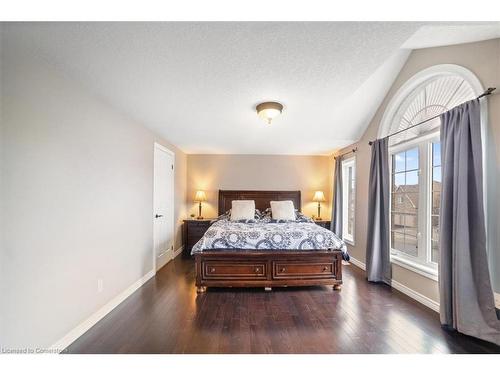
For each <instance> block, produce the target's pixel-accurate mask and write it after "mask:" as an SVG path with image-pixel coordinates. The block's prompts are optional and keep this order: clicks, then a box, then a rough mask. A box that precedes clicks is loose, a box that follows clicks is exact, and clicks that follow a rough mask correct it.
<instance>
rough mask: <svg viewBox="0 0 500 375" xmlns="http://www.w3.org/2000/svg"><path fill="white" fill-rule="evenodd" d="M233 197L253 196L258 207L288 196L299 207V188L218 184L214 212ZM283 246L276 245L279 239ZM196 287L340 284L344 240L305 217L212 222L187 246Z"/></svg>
mask: <svg viewBox="0 0 500 375" xmlns="http://www.w3.org/2000/svg"><path fill="white" fill-rule="evenodd" d="M233 200H254V201H255V208H256V209H258V210H260V211H264V210H265V209H267V208H268V207H270V201H282V200H291V201H292V202H293V203H294V206H295V208H297V209H298V210H299V211H300V209H301V197H300V191H250V190H219V206H218V212H219V215H223V214H224V213H226V212H227V211H228V210H229V209H230V208H231V203H232V201H233ZM281 244H282V245H283V246H280V245H281ZM192 254H193V255H194V257H195V265H196V287H197V292H198V293H202V292H205V291H206V288H207V287H264V288H265V290H268V291H269V290H271V289H272V287H288V286H312V285H330V286H333V289H335V290H340V288H341V285H342V258H343V255H344V256H346V254H347V253H346V249H345V244H344V243H343V242H342V240H340V239H339V238H338V237H336V236H335V235H334V234H333V233H331V232H330V231H328V230H326V229H324V228H322V227H320V226H319V225H316V224H314V223H311V222H307V221H305V222H298V223H297V222H293V223H274V222H268V223H262V222H256V223H238V222H230V221H227V220H226V221H224V220H222V221H217V222H214V223H213V224H212V225H211V226H210V228H209V229H208V230H207V231H206V232H205V234H204V236H203V237H202V239H200V241H199V242H198V243H197V244H196V245H195V246H194V247H193V250H192Z"/></svg>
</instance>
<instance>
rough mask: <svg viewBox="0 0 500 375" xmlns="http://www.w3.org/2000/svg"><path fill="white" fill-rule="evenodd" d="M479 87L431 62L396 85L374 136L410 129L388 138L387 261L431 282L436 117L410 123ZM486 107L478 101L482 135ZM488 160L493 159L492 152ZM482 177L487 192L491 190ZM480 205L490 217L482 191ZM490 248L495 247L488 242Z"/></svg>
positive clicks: (437, 183)
mask: <svg viewBox="0 0 500 375" xmlns="http://www.w3.org/2000/svg"><path fill="white" fill-rule="evenodd" d="M483 91H484V89H483V87H482V85H481V82H480V81H479V80H478V78H477V77H476V76H475V75H474V73H472V72H471V71H469V70H467V69H466V68H464V67H461V66H458V65H453V64H442V65H435V66H431V67H429V68H427V69H424V70H422V71H421V72H419V73H417V74H415V75H414V76H413V77H412V78H410V79H409V80H408V81H407V82H406V83H404V84H403V85H402V86H401V88H400V89H399V90H398V92H397V93H396V94H395V95H394V97H393V98H392V99H391V101H390V102H389V104H388V106H387V109H386V111H385V112H384V115H383V118H382V121H381V124H380V128H379V132H378V137H379V138H383V137H385V136H387V135H389V134H392V133H395V132H398V131H400V130H405V129H408V128H411V129H408V130H406V131H404V132H401V133H399V134H397V135H395V136H392V137H391V138H390V139H389V154H390V158H389V162H390V171H391V173H390V178H391V206H390V209H391V212H390V216H389V220H390V242H391V261H392V262H393V263H396V264H398V265H400V266H402V267H406V268H408V269H410V270H412V271H414V272H417V273H419V274H422V275H424V276H427V277H430V278H432V279H434V280H437V268H438V264H437V263H438V261H439V236H440V231H439V215H440V207H439V206H440V198H441V182H442V177H441V145H440V143H439V126H440V120H439V117H436V118H435V119H433V120H430V121H428V122H426V123H425V124H422V125H419V126H416V127H412V126H413V125H416V124H418V123H420V122H422V121H425V120H427V119H431V118H433V117H435V116H438V115H440V114H441V113H443V112H445V111H447V110H449V109H451V108H453V107H455V106H456V105H459V104H461V103H463V102H465V101H468V100H471V99H474V98H475V97H477V96H478V95H479V94H481V93H482V92H483ZM486 105H487V104H486V101H483V102H481V114H482V116H481V129H482V131H483V134H486V133H485V132H486V123H485V122H484V119H485V118H486V116H485V113H486V111H487V108H486ZM485 139H486V136H483V160H490V158H487V157H486V156H485V155H486V153H485V150H486V145H485V144H484V140H485ZM491 160H495V159H494V156H492V157H491ZM484 176H486V170H484ZM484 181H485V186H487V189H490V190H491V191H492V192H493V189H494V188H493V187H491V186H490V184H488V181H487V180H486V179H485V180H484ZM485 194H486V191H485ZM488 195H490V193H488ZM485 207H486V211H487V215H486V216H487V220H491V218H489V215H490V211H488V205H487V196H486V195H485ZM490 248H495V246H491V244H490Z"/></svg>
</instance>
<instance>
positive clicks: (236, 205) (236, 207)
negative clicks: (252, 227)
mask: <svg viewBox="0 0 500 375" xmlns="http://www.w3.org/2000/svg"><path fill="white" fill-rule="evenodd" d="M253 219H255V201H243V200H241V201H232V202H231V220H232V221H235V220H253Z"/></svg>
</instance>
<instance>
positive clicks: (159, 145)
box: [151, 142, 175, 274]
mask: <svg viewBox="0 0 500 375" xmlns="http://www.w3.org/2000/svg"><path fill="white" fill-rule="evenodd" d="M156 150H161V151H163V152H166V153H167V154H169V155H170V156H172V163H173V166H174V168H173V171H174V174H173V180H172V189H173V190H172V198H173V201H174V202H175V153H174V152H173V151H172V150H169V149H168V148H166V147H165V146H163V145H162V144H160V143H158V142H154V147H153V212H152V214H151V217H152V219H153V220H152V223H153V225H152V227H153V228H152V229H153V272H154V273H155V274H156V258H157V256H156V247H155V245H156V232H155V214H156V212H155V211H156V205H155V203H156V202H155V198H156V190H155V178H156V176H155V163H156ZM173 207H174V205H173V204H172V213H171V215H172V216H171V219H172V234H173V236H174V238H173V242H174V244H173V246H175V214H174V209H173ZM174 254H175V249H173V251H172V259H173V257H174Z"/></svg>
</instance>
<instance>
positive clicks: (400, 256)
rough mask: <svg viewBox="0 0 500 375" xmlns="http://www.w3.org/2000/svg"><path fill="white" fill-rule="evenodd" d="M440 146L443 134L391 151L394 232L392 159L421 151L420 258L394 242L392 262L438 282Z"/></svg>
mask: <svg viewBox="0 0 500 375" xmlns="http://www.w3.org/2000/svg"><path fill="white" fill-rule="evenodd" d="M433 142H439V131H433V132H431V133H428V134H425V135H422V136H419V137H417V138H414V139H412V140H410V141H407V142H403V143H400V144H397V145H394V146H391V147H390V148H389V171H390V173H389V176H390V177H389V180H390V181H389V184H390V185H389V186H390V187H391V193H390V194H389V195H390V202H389V207H390V214H389V228H392V223H391V218H392V158H393V155H394V154H397V153H400V152H403V151H405V150H410V149H414V148H418V154H419V164H418V166H419V169H418V177H419V181H418V182H419V185H420V187H419V204H418V233H417V246H418V256H417V257H413V256H411V255H408V254H406V253H404V252H402V251H400V250H397V249H394V248H393V247H392V242H391V238H392V236H389V241H390V242H391V245H390V246H391V262H392V263H394V264H397V265H399V266H402V267H405V268H408V269H410V270H412V271H414V272H416V273H418V274H421V275H423V276H426V277H428V278H430V279H433V280H436V281H437V279H438V264H437V263H434V262H432V261H431V255H432V253H431V252H432V247H431V225H432V220H431V212H432V143H433Z"/></svg>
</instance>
